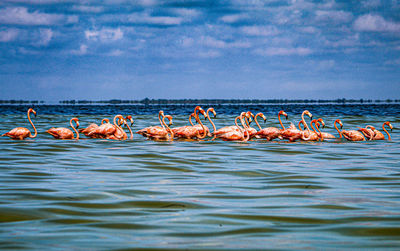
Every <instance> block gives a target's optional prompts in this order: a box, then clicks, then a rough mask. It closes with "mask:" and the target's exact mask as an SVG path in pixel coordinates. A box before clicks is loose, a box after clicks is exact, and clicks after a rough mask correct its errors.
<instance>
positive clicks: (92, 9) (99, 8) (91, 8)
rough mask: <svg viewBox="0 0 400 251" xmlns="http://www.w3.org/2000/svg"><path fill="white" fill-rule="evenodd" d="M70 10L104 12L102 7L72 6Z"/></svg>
mask: <svg viewBox="0 0 400 251" xmlns="http://www.w3.org/2000/svg"><path fill="white" fill-rule="evenodd" d="M72 10H75V11H80V12H89V13H100V12H103V11H104V7H103V6H89V5H74V6H72Z"/></svg>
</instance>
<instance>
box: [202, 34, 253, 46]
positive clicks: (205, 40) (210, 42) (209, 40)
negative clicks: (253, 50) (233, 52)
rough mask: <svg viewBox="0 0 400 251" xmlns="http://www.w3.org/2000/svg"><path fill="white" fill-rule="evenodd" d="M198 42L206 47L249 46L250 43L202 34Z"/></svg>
mask: <svg viewBox="0 0 400 251" xmlns="http://www.w3.org/2000/svg"><path fill="white" fill-rule="evenodd" d="M200 43H201V44H202V45H205V46H208V47H213V48H219V49H225V48H249V47H251V44H250V43H248V42H242V41H235V42H226V41H223V40H219V39H216V38H213V37H210V36H202V37H201V38H200Z"/></svg>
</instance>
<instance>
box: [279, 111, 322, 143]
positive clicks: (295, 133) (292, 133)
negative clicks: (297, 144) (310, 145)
mask: <svg viewBox="0 0 400 251" xmlns="http://www.w3.org/2000/svg"><path fill="white" fill-rule="evenodd" d="M304 115H307V116H309V117H310V118H311V119H312V114H311V113H310V112H309V111H308V110H305V111H303V113H302V114H301V121H303V124H304V126H305V127H306V129H307V131H300V130H298V129H297V128H296V126H295V125H293V124H291V125H290V127H289V128H288V129H282V130H281V136H282V138H284V139H288V140H289V141H290V142H293V141H296V140H298V139H302V140H305V141H308V140H313V138H312V136H311V135H312V134H313V133H314V132H311V130H310V128H309V127H308V125H307V123H306V122H305V120H304ZM317 137H318V136H317Z"/></svg>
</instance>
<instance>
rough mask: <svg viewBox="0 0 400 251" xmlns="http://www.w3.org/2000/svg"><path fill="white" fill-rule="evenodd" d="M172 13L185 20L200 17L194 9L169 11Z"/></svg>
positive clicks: (198, 12) (199, 13)
mask: <svg viewBox="0 0 400 251" xmlns="http://www.w3.org/2000/svg"><path fill="white" fill-rule="evenodd" d="M171 11H172V12H173V13H175V14H177V15H179V16H181V17H185V18H187V19H192V18H196V17H198V16H200V15H201V12H200V11H198V10H194V9H187V8H177V9H172V10H171Z"/></svg>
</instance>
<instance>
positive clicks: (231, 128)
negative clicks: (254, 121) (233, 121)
mask: <svg viewBox="0 0 400 251" xmlns="http://www.w3.org/2000/svg"><path fill="white" fill-rule="evenodd" d="M239 117H240V119H241V121H242V120H243V119H244V118H245V117H246V118H247V119H249V120H250V121H251V116H250V115H249V113H246V112H242V113H240V116H239ZM239 128H240V126H236V125H234V126H225V127H222V128H220V129H218V130H216V131H214V133H213V134H214V135H216V136H217V137H218V135H221V134H225V133H228V132H231V131H237V132H241V130H240V129H239Z"/></svg>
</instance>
